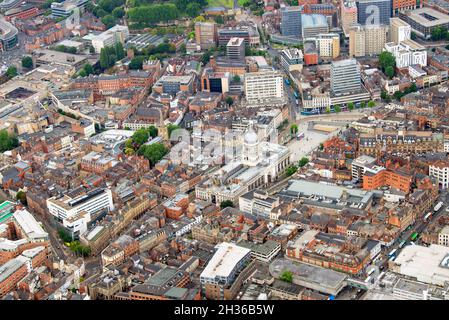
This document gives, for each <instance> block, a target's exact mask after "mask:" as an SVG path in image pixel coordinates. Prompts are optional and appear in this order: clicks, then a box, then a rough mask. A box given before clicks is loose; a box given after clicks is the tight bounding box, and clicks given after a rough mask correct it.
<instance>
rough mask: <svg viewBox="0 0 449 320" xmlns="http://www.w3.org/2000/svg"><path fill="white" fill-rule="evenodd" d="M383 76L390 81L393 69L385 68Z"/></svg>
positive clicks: (390, 67)
mask: <svg viewBox="0 0 449 320" xmlns="http://www.w3.org/2000/svg"><path fill="white" fill-rule="evenodd" d="M385 75H386V76H387V77H388V78H390V79H391V78H393V76H394V68H393V67H392V66H388V67H387V68H385Z"/></svg>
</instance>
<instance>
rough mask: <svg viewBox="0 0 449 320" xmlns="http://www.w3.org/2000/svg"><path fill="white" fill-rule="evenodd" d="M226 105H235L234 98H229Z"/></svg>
mask: <svg viewBox="0 0 449 320" xmlns="http://www.w3.org/2000/svg"><path fill="white" fill-rule="evenodd" d="M226 103H227V104H228V105H230V106H231V105H232V104H233V103H234V99H232V97H227V98H226Z"/></svg>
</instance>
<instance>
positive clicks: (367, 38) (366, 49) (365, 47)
mask: <svg viewBox="0 0 449 320" xmlns="http://www.w3.org/2000/svg"><path fill="white" fill-rule="evenodd" d="M387 32H388V26H385V25H380V26H375V25H373V26H371V25H366V26H361V25H359V24H357V25H354V26H352V27H351V28H350V29H349V56H350V57H364V56H368V55H377V54H380V53H381V52H382V50H383V48H384V46H385V43H387Z"/></svg>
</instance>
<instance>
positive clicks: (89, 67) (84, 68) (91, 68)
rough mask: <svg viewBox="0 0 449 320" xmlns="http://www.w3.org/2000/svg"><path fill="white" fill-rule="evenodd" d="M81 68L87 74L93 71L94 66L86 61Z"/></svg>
mask: <svg viewBox="0 0 449 320" xmlns="http://www.w3.org/2000/svg"><path fill="white" fill-rule="evenodd" d="M83 70H84V72H85V73H86V75H87V76H88V75H90V74H93V73H94V67H92V65H91V64H90V63H86V64H85V65H84V67H83Z"/></svg>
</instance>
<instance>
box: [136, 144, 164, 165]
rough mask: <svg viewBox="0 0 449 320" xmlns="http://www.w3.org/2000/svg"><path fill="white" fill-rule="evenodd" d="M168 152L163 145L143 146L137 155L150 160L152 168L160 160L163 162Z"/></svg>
mask: <svg viewBox="0 0 449 320" xmlns="http://www.w3.org/2000/svg"><path fill="white" fill-rule="evenodd" d="M167 152H168V149H167V148H166V147H165V146H164V145H163V144H162V143H153V144H150V145H142V146H140V148H139V150H137V153H138V154H139V155H141V156H144V157H145V158H146V159H148V160H149V161H150V164H151V165H152V166H153V165H155V164H156V163H157V162H158V161H159V160H161V159H162V158H163V157H164V156H165V155H166V154H167Z"/></svg>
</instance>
